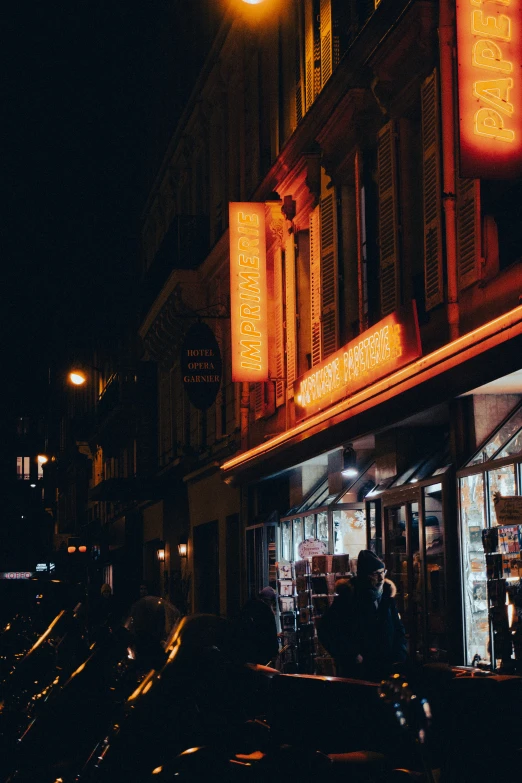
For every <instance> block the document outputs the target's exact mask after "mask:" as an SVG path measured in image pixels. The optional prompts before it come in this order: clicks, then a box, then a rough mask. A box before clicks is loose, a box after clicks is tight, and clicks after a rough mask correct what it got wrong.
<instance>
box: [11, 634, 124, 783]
mask: <svg viewBox="0 0 522 783" xmlns="http://www.w3.org/2000/svg"><path fill="white" fill-rule="evenodd" d="M128 642H129V640H128V632H127V631H126V629H124V628H116V629H111V628H106V629H105V632H104V633H99V634H98V636H97V639H96V641H95V642H93V643H92V644H91V645H90V647H89V648H88V649H87V650H86V651H84V655H83V656H82V659H81V660H78V657H77V656H75V655H73V656H72V657H71V658H70V659H69V665H68V667H67V668H64V667H59V668H60V674H57V675H56V677H55V679H54V680H53V681H52V683H51V684H50V685H47V686H46V687H45V688H44V689H43V691H42V692H41V693H39V694H38V703H37V705H36V707H35V708H34V709H33V710H30V709H26V710H25V714H24V719H25V724H24V725H23V727H20V729H19V731H18V732H17V736H16V740H15V742H14V745H12V747H11V753H10V757H9V763H8V765H7V768H8V770H9V772H8V774H7V776H6V777H5V778H2V781H4V780H5V781H6V783H7V782H8V783H14V781H17V783H18V782H19V783H22V782H23V783H29V781H31V783H36V781H38V783H46V782H47V781H49V783H51V781H52V782H53V783H54V781H56V780H58V779H62V780H73V779H74V778H75V776H76V773H77V767H78V760H79V759H85V758H86V757H87V756H88V754H89V753H90V751H91V749H92V747H93V745H94V744H95V743H96V741H97V739H98V737H99V736H100V732H102V731H104V730H106V729H107V728H108V726H109V725H110V720H111V716H112V714H113V712H114V710H115V709H116V707H117V705H118V704H119V703H121V702H122V701H124V700H125V699H126V698H127V696H128V695H129V693H130V692H131V691H132V690H133V689H134V688H135V687H136V683H137V677H138V676H139V673H138V672H137V669H136V668H135V667H134V666H133V665H132V662H131V661H130V660H129V658H128V654H127V650H128ZM61 643H63V640H61V641H60V644H61ZM73 661H74V665H75V668H73V666H72V664H73ZM62 675H63V676H62Z"/></svg>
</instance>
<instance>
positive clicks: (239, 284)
mask: <svg viewBox="0 0 522 783" xmlns="http://www.w3.org/2000/svg"><path fill="white" fill-rule="evenodd" d="M229 218H230V221H229V234H230V321H231V335H232V380H233V381H267V380H268V334H267V331H268V325H267V280H266V243H265V205H264V204H262V203H251V202H240V203H238V202H235V203H231V204H230V205H229Z"/></svg>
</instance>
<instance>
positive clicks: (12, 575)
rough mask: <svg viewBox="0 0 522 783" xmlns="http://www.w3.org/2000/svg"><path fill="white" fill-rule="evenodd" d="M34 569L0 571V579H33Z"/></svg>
mask: <svg viewBox="0 0 522 783" xmlns="http://www.w3.org/2000/svg"><path fill="white" fill-rule="evenodd" d="M32 578H33V573H32V571H0V579H32Z"/></svg>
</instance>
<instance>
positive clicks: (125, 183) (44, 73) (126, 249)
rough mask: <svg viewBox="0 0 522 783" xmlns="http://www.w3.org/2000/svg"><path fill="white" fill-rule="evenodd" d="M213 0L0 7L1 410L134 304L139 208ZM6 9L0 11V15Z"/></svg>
mask: <svg viewBox="0 0 522 783" xmlns="http://www.w3.org/2000/svg"><path fill="white" fill-rule="evenodd" d="M211 1H212V0H190V3H189V4H187V3H184V2H182V0H146V2H143V0H141V2H137V0H127V1H126V2H123V1H122V0H113V2H108V3H107V2H101V1H100V0H89V2H86V0H75V1H74V2H72V3H71V2H65V1H64V0H55V2H51V3H42V2H36V0H32V2H23V0H21V2H18V3H10V4H9V8H8V11H6V12H5V13H4V41H5V43H4V45H3V48H4V52H3V54H4V61H5V65H4V69H3V80H2V81H3V84H4V90H3V98H4V100H3V134H2V135H3V139H4V144H3V148H4V149H3V154H2V164H1V165H2V180H3V184H4V188H3V189H4V193H5V195H6V209H5V210H4V212H3V221H2V229H3V230H2V278H3V286H2V291H3V296H2V308H1V319H2V320H1V323H0V328H1V334H2V352H1V358H2V366H3V371H4V372H3V377H4V380H5V381H6V384H5V387H6V390H7V398H8V399H7V405H5V404H4V407H3V410H4V412H7V413H8V414H9V412H15V413H17V414H19V413H22V412H23V411H22V409H25V411H31V409H33V408H34V407H35V405H36V406H37V405H38V402H37V401H38V397H39V393H40V390H41V388H42V384H44V383H45V379H46V376H47V367H48V366H49V364H50V363H52V362H53V361H54V360H55V359H63V360H66V359H67V358H69V357H71V358H74V357H75V356H79V355H81V352H82V347H83V346H84V345H85V344H87V343H88V341H89V339H91V335H93V334H99V333H103V331H104V330H107V329H113V328H115V325H116V324H117V323H118V322H119V321H121V319H122V317H125V315H126V313H129V311H130V310H129V309H130V308H132V307H133V304H132V293H133V290H134V288H135V285H136V274H135V269H136V254H137V235H138V230H139V214H140V212H141V210H142V208H143V206H144V204H145V200H146V197H147V191H148V185H149V183H150V182H151V178H152V175H153V173H154V172H155V170H156V168H157V166H158V164H159V162H160V160H161V157H162V152H163V150H164V149H165V146H166V143H167V141H168V138H169V135H170V133H171V132H172V130H173V128H174V127H175V121H176V118H177V117H178V116H179V114H180V112H181V110H182V108H183V105H184V102H185V100H186V98H187V97H188V95H189V94H190V88H191V86H192V83H193V81H194V78H195V74H196V73H197V69H198V65H199V64H200V62H201V59H202V57H203V54H204V50H205V45H206V44H205V43H204V42H203V45H202V39H201V38H200V37H198V36H196V35H195V34H194V32H193V31H194V30H195V29H196V27H195V25H196V22H195V19H197V18H200V17H201V13H203V12H204V11H203V9H204V7H205V6H206V5H207V4H208V2H211ZM5 17H7V18H5Z"/></svg>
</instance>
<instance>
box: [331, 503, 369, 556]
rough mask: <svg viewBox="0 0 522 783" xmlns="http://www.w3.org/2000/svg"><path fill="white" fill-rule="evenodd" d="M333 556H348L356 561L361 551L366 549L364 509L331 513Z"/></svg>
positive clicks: (341, 510)
mask: <svg viewBox="0 0 522 783" xmlns="http://www.w3.org/2000/svg"><path fill="white" fill-rule="evenodd" d="M333 535H334V555H337V554H349V555H350V560H356V559H357V556H358V554H359V552H360V551H361V549H366V519H365V513H364V509H362V508H359V509H355V508H354V509H340V510H339V511H333Z"/></svg>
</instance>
